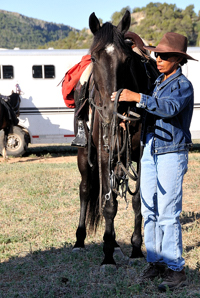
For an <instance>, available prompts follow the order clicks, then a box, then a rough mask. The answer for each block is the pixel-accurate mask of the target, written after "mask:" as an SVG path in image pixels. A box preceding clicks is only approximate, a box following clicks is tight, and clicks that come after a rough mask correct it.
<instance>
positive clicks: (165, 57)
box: [154, 52, 175, 61]
mask: <svg viewBox="0 0 200 298" xmlns="http://www.w3.org/2000/svg"><path fill="white" fill-rule="evenodd" d="M154 55H155V57H156V58H158V56H159V57H160V59H162V60H165V61H167V60H168V59H169V58H170V57H173V56H175V55H174V54H169V53H157V52H155V53H154Z"/></svg>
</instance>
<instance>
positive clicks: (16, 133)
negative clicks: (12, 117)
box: [6, 126, 28, 156]
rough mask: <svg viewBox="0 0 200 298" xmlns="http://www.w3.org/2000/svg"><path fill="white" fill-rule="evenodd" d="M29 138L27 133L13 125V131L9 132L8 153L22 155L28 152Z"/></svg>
mask: <svg viewBox="0 0 200 298" xmlns="http://www.w3.org/2000/svg"><path fill="white" fill-rule="evenodd" d="M27 146H28V140H27V135H26V133H25V132H24V131H23V130H22V129H21V128H20V127H18V126H13V132H12V133H9V135H8V140H7V149H6V151H7V155H8V156H10V155H12V156H21V155H23V154H24V153H25V152H26V149H27Z"/></svg>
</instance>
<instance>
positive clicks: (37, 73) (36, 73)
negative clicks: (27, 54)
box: [32, 65, 42, 79]
mask: <svg viewBox="0 0 200 298" xmlns="http://www.w3.org/2000/svg"><path fill="white" fill-rule="evenodd" d="M32 69H33V78H35V79H42V65H33V68H32Z"/></svg>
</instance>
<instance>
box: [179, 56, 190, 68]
mask: <svg viewBox="0 0 200 298" xmlns="http://www.w3.org/2000/svg"><path fill="white" fill-rule="evenodd" d="M187 62H188V60H187V58H183V59H182V60H181V62H180V63H179V64H180V65H181V66H183V65H184V64H186V63H187Z"/></svg>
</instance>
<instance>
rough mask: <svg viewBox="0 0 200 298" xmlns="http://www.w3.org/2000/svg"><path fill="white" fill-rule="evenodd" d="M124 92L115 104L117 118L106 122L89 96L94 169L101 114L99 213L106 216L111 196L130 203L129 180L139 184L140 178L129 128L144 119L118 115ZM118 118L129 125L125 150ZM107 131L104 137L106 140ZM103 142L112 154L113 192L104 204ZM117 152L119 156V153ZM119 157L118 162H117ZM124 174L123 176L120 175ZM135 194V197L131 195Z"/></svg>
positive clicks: (89, 161)
mask: <svg viewBox="0 0 200 298" xmlns="http://www.w3.org/2000/svg"><path fill="white" fill-rule="evenodd" d="M122 91H123V89H120V90H118V92H117V94H116V97H115V101H114V109H113V117H112V119H111V120H109V119H108V118H105V117H104V116H103V115H102V111H103V107H102V106H99V105H97V104H96V103H95V102H94V96H91V95H90V96H89V102H90V105H91V106H92V122H91V129H90V132H89V138H88V145H89V146H88V147H89V149H88V163H89V165H90V166H91V167H92V166H93V164H92V163H91V159H90V153H91V149H90V148H91V140H92V131H93V123H94V113H95V111H97V113H98V115H99V143H98V149H99V150H98V151H99V155H98V163H99V212H100V214H102V212H103V210H104V207H105V204H106V201H108V200H110V199H111V194H112V192H114V193H115V194H117V195H119V196H120V197H122V198H124V199H125V201H126V203H127V200H126V194H127V191H128V192H129V193H130V189H129V186H128V182H129V178H130V179H132V180H133V181H137V179H138V174H137V172H136V170H135V169H134V167H133V165H132V161H131V135H130V131H129V124H130V122H131V121H138V120H140V115H139V114H137V113H135V112H132V111H129V112H128V116H125V115H122V114H120V113H118V112H117V108H118V100H119V97H120V94H121V92H122ZM91 93H93V92H91ZM118 118H120V119H122V120H123V121H125V123H126V130H124V132H123V135H124V136H123V141H121V143H123V145H122V148H121V149H120V140H119V127H118ZM102 131H103V136H102ZM109 131H110V133H111V139H110V144H109ZM102 139H103V147H104V150H105V151H106V152H107V153H109V178H110V190H109V192H108V193H107V194H105V198H104V202H103V203H102V186H103V183H102V165H101V163H102V159H101V148H102ZM125 150H126V165H124V164H123V162H122V161H121V155H122V154H123V153H124V152H125ZM116 151H117V153H116ZM116 157H117V162H116ZM119 172H121V173H123V175H120V177H119V175H118V173H119ZM119 187H121V192H120V191H119ZM131 194H133V193H131Z"/></svg>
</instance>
